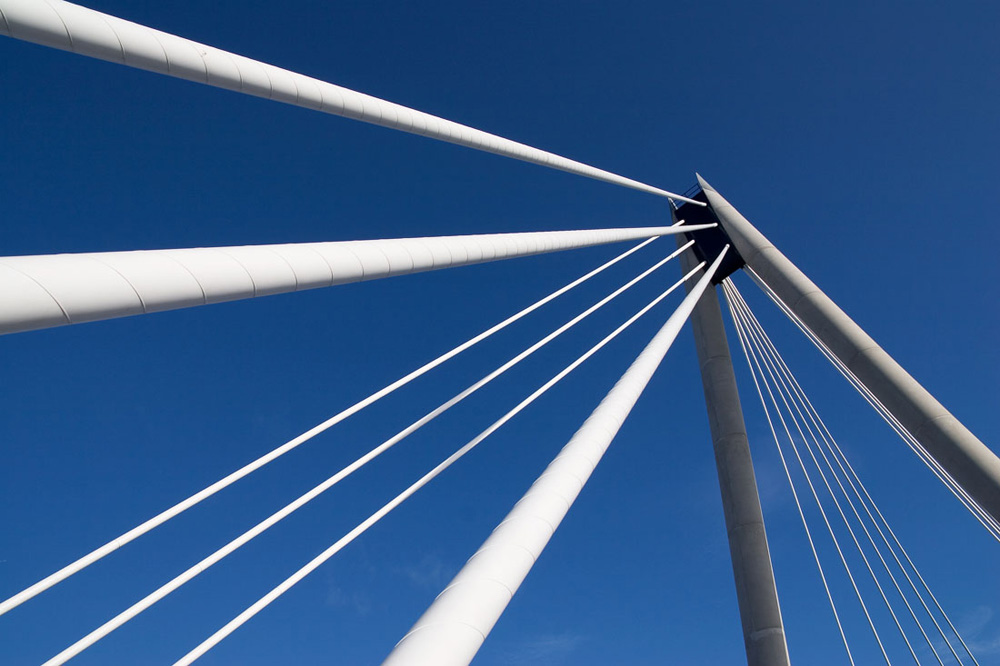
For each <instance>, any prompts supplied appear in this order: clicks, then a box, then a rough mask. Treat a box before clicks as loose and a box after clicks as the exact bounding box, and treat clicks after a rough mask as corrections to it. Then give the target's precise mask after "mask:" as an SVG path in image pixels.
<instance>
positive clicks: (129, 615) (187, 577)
mask: <svg viewBox="0 0 1000 666" xmlns="http://www.w3.org/2000/svg"><path fill="white" fill-rule="evenodd" d="M693 244H694V241H690V242H688V243H687V244H685V245H684V246H683V247H681V248H679V249H677V250H675V251H674V252H672V253H670V254H669V255H667V257H665V258H664V259H661V260H660V261H658V262H656V263H655V264H653V266H651V267H650V268H648V269H646V270H645V271H643V272H642V273H640V274H639V275H638V276H636V277H635V278H632V279H631V280H629V281H628V282H626V283H625V284H624V285H622V286H621V287H619V288H618V289H616V290H614V291H613V292H611V293H610V294H608V295H607V296H605V297H604V298H602V299H601V300H599V301H598V302H597V303H595V304H594V305H592V306H590V307H589V308H587V309H586V310H584V311H583V312H581V313H580V314H578V315H576V316H575V317H573V318H572V319H570V320H569V321H568V322H566V323H565V324H563V325H562V326H560V327H558V328H557V329H556V330H554V331H553V332H551V333H549V334H548V335H546V336H544V337H543V338H542V339H540V340H539V341H538V342H536V343H534V344H533V345H531V346H529V347H528V348H527V349H525V350H524V351H522V352H520V353H519V354H517V355H516V356H514V357H513V358H512V359H510V360H509V361H507V362H506V363H504V364H502V365H501V366H500V367H498V368H497V369H495V370H493V371H492V372H490V373H489V374H487V375H486V376H485V377H483V378H482V379H480V380H479V381H477V382H475V383H474V384H472V385H471V386H469V387H468V388H466V389H465V390H463V391H461V392H459V393H458V394H457V395H455V396H454V397H452V398H450V399H449V400H447V401H445V402H444V403H442V404H441V405H439V406H438V407H436V408H435V409H433V410H431V411H430V412H428V413H427V414H425V415H424V416H423V417H421V418H419V419H417V420H416V421H414V422H413V423H411V424H410V425H409V426H407V427H406V428H404V429H403V430H401V431H400V432H398V433H396V434H395V435H393V436H392V437H390V438H389V439H388V440H386V441H384V442H382V443H381V444H380V445H378V446H376V447H375V448H374V449H372V450H371V451H369V452H368V453H366V454H365V455H363V456H361V457H360V458H358V459H357V460H355V461H354V462H353V463H351V464H350V465H348V466H347V467H345V468H343V469H341V470H340V471H338V472H337V473H336V474H334V475H333V476H331V477H330V478H328V479H327V480H325V481H323V482H322V483H320V484H319V485H317V486H315V487H314V488H312V489H311V490H309V491H308V492H306V493H305V494H303V495H301V496H300V497H299V498H297V499H296V500H294V501H292V502H290V503H289V504H287V505H286V506H284V507H282V508H281V509H280V510H278V511H276V512H275V513H273V514H271V515H270V516H269V517H267V518H266V519H264V520H263V521H261V522H259V523H258V524H256V525H255V526H253V527H252V528H250V529H249V530H247V531H245V532H244V533H243V534H241V535H240V536H238V537H236V538H235V539H233V540H231V541H230V542H229V543H227V544H226V545H224V546H222V547H221V548H219V549H218V550H216V551H215V552H213V553H212V554H211V555H208V556H207V557H205V558H203V559H202V560H201V561H199V562H198V563H196V564H194V565H193V566H191V567H190V568H188V569H187V570H185V571H184V572H182V573H180V574H178V575H177V576H175V577H174V578H172V579H171V580H170V581H168V582H167V583H165V584H163V585H162V586H160V587H159V588H157V589H156V590H154V591H153V592H151V593H150V594H148V595H146V596H145V597H143V598H142V599H140V600H139V601H137V602H136V603H135V604H133V605H132V606H130V607H129V608H127V609H126V610H124V611H122V612H121V613H119V614H118V615H116V616H115V617H113V618H111V619H110V620H108V621H107V622H105V623H104V624H102V625H101V626H100V627H98V628H96V629H94V630H93V631H91V632H90V633H88V634H87V635H86V636H84V637H83V638H81V639H80V640H78V641H76V642H75V643H73V644H72V645H70V646H69V647H67V648H66V649H65V650H63V651H61V652H60V653H59V654H58V655H56V656H55V657H53V658H52V659H50V660H49V661H47V662H46V664H47V665H48V666H56V665H57V664H63V663H65V662H66V661H69V660H70V659H72V658H73V657H74V656H76V655H78V654H79V653H81V652H83V651H84V650H85V649H87V648H88V647H90V646H91V645H93V644H94V643H96V642H97V641H99V640H101V639H102V638H104V637H105V636H107V635H108V634H110V633H111V632H112V631H114V630H116V629H117V628H119V627H121V626H122V625H123V624H125V623H126V622H128V621H130V620H131V619H133V618H135V617H136V616H138V615H139V614H140V613H142V612H143V611H145V610H146V609H148V608H149V607H151V606H152V605H153V604H155V603H157V602H159V601H160V600H161V599H163V598H165V597H166V596H167V595H169V594H170V593H171V592H173V591H174V590H177V589H178V588H180V587H181V586H182V585H184V584H185V583H187V582H189V581H191V580H193V579H194V578H195V577H196V576H198V575H200V574H201V573H203V572H205V571H207V570H208V568H209V567H211V566H214V565H215V564H216V563H218V562H220V561H221V560H222V559H224V558H225V557H227V556H228V555H230V554H231V553H233V552H235V551H236V550H237V549H239V548H241V547H242V546H244V545H245V544H247V543H249V542H250V541H251V540H253V539H254V538H256V537H257V536H259V535H261V534H263V533H264V532H265V531H266V530H268V529H270V528H271V527H272V526H274V525H276V524H277V523H278V522H280V521H281V520H283V519H285V518H286V517H288V516H289V515H291V514H292V513H294V512H295V511H297V510H298V509H300V508H302V507H303V506H305V505H306V504H307V503H309V502H311V501H312V500H313V499H315V498H317V497H319V496H320V495H321V494H323V493H324V492H326V491H327V490H329V489H330V488H332V487H333V486H334V485H336V484H338V483H339V482H340V481H342V480H343V479H345V478H347V477H348V476H350V475H351V474H353V473H354V472H356V471H357V470H358V469H360V468H361V467H363V466H364V465H366V464H367V463H369V462H370V461H372V460H374V459H375V458H376V457H377V456H379V455H381V454H382V453H384V452H385V451H387V450H389V449H390V448H392V447H393V446H395V445H396V444H398V443H399V442H401V441H402V440H403V439H405V438H406V437H408V436H409V435H411V434H413V433H414V432H416V431H417V430H419V429H420V428H421V427H423V426H424V425H426V424H428V423H430V422H431V421H432V420H434V419H435V418H437V417H438V416H440V415H441V414H443V413H444V412H446V411H448V410H449V409H451V408H452V407H454V406H455V405H457V404H458V403H459V402H461V401H462V400H464V399H465V398H467V397H469V396H470V395H472V394H473V393H475V392H476V391H478V390H479V389H480V388H482V387H484V386H486V385H487V384H489V383H490V382H491V381H493V380H494V379H496V378H497V377H499V376H500V375H502V374H503V373H505V372H506V371H507V370H509V369H511V368H513V367H514V366H515V365H517V364H518V363H520V362H521V361H523V360H524V359H526V358H528V357H529V356H531V355H532V354H534V353H535V352H536V351H538V350H539V349H541V348H542V347H544V346H545V345H547V344H548V343H549V342H551V341H552V340H554V339H556V338H557V337H559V336H560V335H562V334H563V333H565V332H566V331H568V330H569V329H571V328H572V327H573V326H576V325H577V324H578V323H580V322H581V321H583V320H584V319H586V318H587V317H589V316H590V315H591V314H593V313H594V312H596V311H597V310H599V309H600V308H602V307H604V306H605V305H607V304H608V303H610V302H611V301H612V300H614V299H615V298H617V297H618V296H620V295H621V294H623V293H624V292H625V291H627V290H628V289H630V288H631V287H633V286H635V285H636V284H638V283H639V282H640V281H641V280H643V279H645V278H646V277H648V276H649V275H651V274H652V273H653V272H654V271H656V270H657V269H659V268H660V267H662V266H663V265H664V264H666V263H667V262H669V261H670V260H672V259H674V258H676V257H677V256H678V255H680V254H681V253H682V252H684V251H685V250H687V249H688V248H689V247H690V246H691V245H693ZM695 272H696V271H691V272H690V273H688V274H687V275H686V276H684V278H683V279H682V281H681V282H683V281H685V280H688V279H689V278H690V277H691V276H692V275H694V273H695Z"/></svg>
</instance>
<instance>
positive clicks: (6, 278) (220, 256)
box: [0, 227, 693, 334]
mask: <svg viewBox="0 0 1000 666" xmlns="http://www.w3.org/2000/svg"><path fill="white" fill-rule="evenodd" d="M692 228H693V227H685V228H684V229H683V231H690V230H691V229H692ZM681 231H682V229H680V228H671V227H644V228H631V229H595V230H589V231H543V232H533V233H512V234H476V235H469V236H438V237H428V238H400V239H390V240H368V241H343V242H331V243H289V244H282V245H244V246H240V247H216V248H193V249H184V250H140V251H134V252H93V253H82V254H53V255H34V256H23V257H0V334H2V333H14V332H17V331H29V330H33V329H39V328H49V327H52V326H62V325H65V324H76V323H80V322H87V321H97V320H101V319H112V318H115V317H126V316H129V315H136V314H145V313H148V312H159V311H162V310H174V309H177V308H186V307H192V306H195V305H205V304H208V303H221V302H223V301H233V300H238V299H243V298H254V297H257V296H267V295H270V294H280V293H285V292H291V291H301V290H303V289H315V288H317V287H329V286H331V285H336V284H344V283H347V282H360V281H362V280H374V279H377V278H383V277H390V276H394V275H404V274H407V273H418V272H422V271H428V270H434V269H438V268H448V267H451V266H464V265H467V264H477V263H482V262H487V261H494V260H497V259H509V258H512V257H526V256H529V255H534V254H543V253H546V252H556V251H559V250H570V249H576V248H582V247H590V246H593V245H602V244H605V243H616V242H619V241H627V240H637V239H641V238H651V237H653V236H664V235H670V234H677V233H681Z"/></svg>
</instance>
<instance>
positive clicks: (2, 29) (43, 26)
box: [0, 0, 704, 206]
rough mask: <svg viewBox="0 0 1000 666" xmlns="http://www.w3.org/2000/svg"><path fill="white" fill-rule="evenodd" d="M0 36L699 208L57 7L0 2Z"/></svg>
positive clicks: (532, 151)
mask: <svg viewBox="0 0 1000 666" xmlns="http://www.w3.org/2000/svg"><path fill="white" fill-rule="evenodd" d="M0 34H4V35H8V36H10V37H14V38H16V39H22V40H24V41H28V42H34V43H36V44H42V45H44V46H51V47H53V48H57V49H62V50H63V51H72V52H73V53H79V54H80V55H86V56H90V57H92V58H98V59H100V60H107V61H110V62H115V63H119V64H122V65H128V66H130V67H136V68H138V69H145V70H148V71H151V72H157V73H159V74H166V75H168V76H173V77H176V78H179V79H186V80H188V81H195V82H197V83H205V84H208V85H210V86H215V87H217V88H225V89H226V90H232V91H235V92H241V93H245V94H247V95H253V96H255V97H264V98H266V99H272V100H275V101H278V102H284V103H286V104H292V105H295V106H300V107H304V108H307V109H313V110H315V111H322V112H324V113H329V114H332V115H336V116H344V117H347V118H353V119H355V120H361V121H364V122H367V123H372V124H374V125H381V126H383V127H389V128H391V129H397V130H402V131H404V132H409V133H411V134H420V135H423V136H427V137H431V138H433V139H439V140H441V141H447V142H448V143H456V144H458V145H461V146H466V147H468V148H475V149H476V150H482V151H486V152H489V153H495V154H497V155H503V156H505V157H512V158H514V159H518V160H522V161H524V162H531V163H533V164H539V165H542V166H547V167H551V168H553V169H559V170H560V171H567V172H569V173H574V174H577V175H580V176H587V177H588V178H594V179H596V180H601V181H604V182H607V183H613V184H615V185H622V186H624V187H630V188H632V189H635V190H640V191H643V192H648V193H650V194H656V195H658V196H662V197H668V198H671V199H677V200H679V201H686V202H688V203H694V204H697V205H699V206H703V205H704V204H703V203H701V202H698V201H693V200H692V199H688V198H687V197H683V196H681V195H679V194H674V193H673V192H667V191H666V190H661V189H660V188H658V187H653V186H652V185H647V184H645V183H640V182H639V181H636V180H632V179H631V178H625V177H624V176H619V175H617V174H614V173H611V172H608V171H604V170H603V169H598V168H596V167H592V166H589V165H587V164H582V163H580V162H577V161H575V160H571V159H567V158H565V157H561V156H559V155H555V154H553V153H550V152H547V151H544V150H539V149H538V148H532V147H531V146H526V145H524V144H523V143H517V142H516V141H511V140H509V139H504V138H502V137H499V136H496V135H494V134H489V133H487V132H483V131H481V130H477V129H473V128H471V127H468V126H466V125H461V124H459V123H455V122H452V121H450V120H445V119H443V118H439V117H437V116H433V115H430V114H428V113H423V112H421V111H416V110H414V109H410V108H408V107H405V106H401V105H399V104H393V103H392V102H387V101H385V100H382V99H379V98H377V97H372V96H370V95H365V94H363V93H359V92H356V91H354V90H350V89H348V88H343V87H341V86H338V85H334V84H332V83H327V82H325V81H321V80H319V79H314V78H312V77H310V76H305V75H303V74H298V73H296V72H291V71H289V70H287V69H282V68H280V67H275V66H274V65H269V64H267V63H263V62H260V61H258V60H251V59H250V58H245V57H243V56H240V55H236V54H235V53H229V52H228V51H223V50H220V49H217V48H215V47H212V46H208V45H206V44H200V43H198V42H194V41H191V40H190V39H184V38H183V37H178V36H177V35H172V34H170V33H166V32H161V31H159V30H154V29H153V28H149V27H146V26H144V25H139V24H138V23H132V22H131V21H126V20H124V19H120V18H118V17H115V16H110V15H108V14H103V13H101V12H98V11H94V10H93V9H88V8H86V7H81V6H80V5H75V4H72V3H69V2H63V1H62V0H0Z"/></svg>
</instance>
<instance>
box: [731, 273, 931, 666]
mask: <svg viewBox="0 0 1000 666" xmlns="http://www.w3.org/2000/svg"><path fill="white" fill-rule="evenodd" d="M726 288H727V289H728V290H729V291H728V293H729V295H730V297H731V298H733V299H734V301H735V302H736V304H737V307H738V308H740V309H741V310H742V312H743V314H744V316H745V318H746V321H747V322H749V323H750V325H751V329H752V330H753V331H755V336H756V339H757V341H758V344H759V345H760V347H759V348H762V349H763V350H764V353H765V354H766V356H767V357H768V358H769V364H770V365H771V366H772V367H773V368H774V369H775V370H776V372H777V373H778V381H779V382H780V383H781V388H779V391H781V392H783V393H784V394H785V395H787V396H788V397H789V398H790V399H791V401H792V406H793V407H794V408H795V411H796V413H797V414H798V415H799V418H800V419H801V421H802V423H803V424H804V425H805V428H806V431H807V432H808V433H809V437H810V438H811V439H812V441H813V444H814V445H815V450H818V451H819V453H820V457H822V459H823V462H824V463H825V465H826V468H827V470H829V472H830V474H831V475H832V476H833V479H834V481H835V482H836V484H837V487H838V488H839V489H840V492H841V493H842V494H843V497H844V499H845V500H846V501H847V504H848V506H849V507H850V509H851V512H852V513H853V514H854V517H855V519H856V520H857V523H858V525H860V527H861V529H862V531H863V532H864V534H865V536H866V537H867V539H868V543H869V544H870V545H871V547H872V549H873V550H874V551H875V554H876V555H877V556H878V559H879V561H880V562H881V564H882V567H883V568H884V569H885V572H886V574H887V575H888V576H889V580H890V581H891V582H892V585H893V587H894V588H895V589H896V592H897V593H898V594H899V597H900V599H902V601H903V604H904V605H905V606H906V609H907V610H908V611H909V613H910V616H911V618H912V619H913V621H914V623H915V624H916V625H917V628H918V630H919V631H920V633H921V635H922V636H923V638H924V640H925V641H926V642H927V645H928V646H929V647H930V649H931V652H932V653H933V654H934V657H935V659H937V661H938V663H939V664H940V665H941V666H944V662H943V661H942V660H941V657H940V655H939V654H938V653H937V650H936V649H935V648H934V644H933V642H932V641H931V639H930V637H929V636H928V635H927V632H926V631H925V630H924V627H923V624H922V623H921V622H920V619H919V618H918V617H917V614H916V612H915V611H914V610H913V608H912V606H910V602H909V600H908V599H907V598H906V594H905V593H904V592H903V589H902V587H901V586H900V585H899V582H898V581H897V580H896V577H895V576H894V575H893V573H892V569H891V568H890V566H889V563H888V562H887V561H886V559H885V557H884V556H883V554H882V551H881V549H880V548H879V546H878V543H877V542H876V541H875V538H874V537H873V536H872V534H871V531H870V530H869V529H868V526H867V524H866V523H865V521H864V519H863V518H862V517H861V513H860V512H859V511H858V509H857V507H856V506H855V504H854V501H853V499H852V498H851V495H850V493H848V491H847V489H846V488H845V487H844V484H843V482H842V481H841V478H840V475H839V474H838V473H837V471H836V469H835V468H834V466H833V464H832V463H831V462H830V458H829V457H828V456H827V454H826V451H825V450H824V448H823V445H822V444H821V443H820V439H821V438H822V439H824V441H825V439H826V438H825V435H824V434H823V432H822V429H821V428H820V427H819V424H818V423H816V421H815V419H814V418H813V417H812V413H811V412H810V410H809V408H808V407H807V406H806V404H805V402H804V401H803V400H802V399H801V396H799V395H798V391H800V390H801V385H799V383H798V381H797V380H796V379H795V376H794V374H793V373H792V372H791V369H790V368H788V365H787V364H786V363H785V361H784V359H783V358H782V357H781V354H780V352H778V350H777V347H775V345H774V343H773V341H772V340H771V338H770V336H769V335H768V334H767V332H766V331H765V330H764V328H763V326H761V324H760V321H759V320H758V319H757V317H756V316H755V315H754V313H753V311H752V310H751V309H750V306H749V304H747V302H746V300H745V299H744V298H743V296H742V294H740V293H739V290H738V289H737V288H736V286H735V285H733V284H729V285H726ZM796 387H797V389H796ZM783 399H784V398H783ZM786 404H787V403H786ZM803 410H805V413H803ZM807 414H808V417H807ZM810 421H812V426H810V423H809V422H810ZM814 428H815V429H814ZM817 433H819V436H817ZM800 434H801V431H800ZM803 441H804V442H805V445H806V448H807V449H808V450H809V454H810V457H811V458H812V460H813V462H814V464H815V465H816V466H817V469H819V470H820V475H821V476H822V477H823V481H824V484H825V485H826V487H827V490H828V491H829V492H830V494H831V497H833V498H834V503H835V504H837V508H838V511H839V513H840V515H841V518H842V519H843V521H844V525H845V526H846V527H847V529H848V532H849V533H850V534H851V538H852V540H853V541H854V544H855V546H856V547H857V549H858V552H859V554H860V555H861V558H862V559H863V560H864V562H865V565H866V566H867V568H868V572H869V574H871V576H872V580H873V581H874V582H875V585H876V587H877V588H878V590H879V594H880V595H881V596H882V600H883V601H884V602H885V605H886V607H887V608H888V609H889V614H890V615H891V616H892V618H893V621H894V622H895V624H896V627H897V629H899V632H900V635H901V636H902V637H903V641H904V642H905V643H906V646H907V648H908V649H909V651H910V655H911V656H912V657H913V660H914V661H915V662H916V663H917V664H919V663H920V659H919V657H918V656H917V653H916V651H915V650H914V648H913V645H912V644H911V643H910V639H909V636H907V633H906V631H905V629H904V628H903V626H902V624H901V622H900V621H899V618H898V616H897V615H896V612H895V609H894V608H893V606H892V603H891V602H890V601H889V598H888V596H887V595H886V593H885V590H884V589H883V588H882V584H881V583H880V581H879V580H878V577H877V575H876V574H875V571H874V569H873V568H872V566H871V563H870V561H869V559H868V557H867V556H866V555H865V553H864V550H863V548H862V546H861V544H860V543H859V541H858V539H857V537H856V533H855V532H854V530H853V529H852V528H851V526H850V523H849V521H848V518H847V516H846V515H845V514H844V512H843V510H841V508H840V504H839V502H838V501H837V500H836V496H835V495H834V492H833V489H832V488H831V487H830V484H829V482H828V481H827V478H826V474H825V473H824V472H823V469H822V466H821V465H820V464H819V462H818V460H817V459H816V456H815V453H814V452H813V449H812V447H810V445H809V441H808V440H807V439H805V437H804V436H803ZM827 447H829V443H828V442H827ZM831 454H832V450H831ZM844 475H845V476H846V471H845V472H844ZM858 499H859V501H860V496H859V497H858ZM872 520H873V522H874V518H872ZM886 545H888V543H887V544H886ZM904 573H905V571H904Z"/></svg>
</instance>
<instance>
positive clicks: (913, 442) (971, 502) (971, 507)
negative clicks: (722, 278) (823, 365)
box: [746, 267, 1000, 541]
mask: <svg viewBox="0 0 1000 666" xmlns="http://www.w3.org/2000/svg"><path fill="white" fill-rule="evenodd" d="M746 268H747V271H748V273H749V275H750V276H751V278H753V280H754V281H755V282H756V283H757V285H758V286H759V287H760V288H761V289H762V290H763V291H764V293H766V294H767V296H768V297H769V298H770V299H771V300H772V301H773V302H774V303H775V305H777V306H778V308H779V309H780V310H781V311H782V312H783V313H784V314H785V316H787V317H788V318H789V320H790V321H791V322H792V323H793V324H795V326H796V327H797V328H798V329H799V330H800V331H802V333H803V335H805V336H806V338H807V339H808V340H809V341H810V342H812V343H813V345H814V346H815V347H816V348H817V349H818V350H819V351H820V353H821V354H823V356H824V357H825V358H826V359H827V360H828V361H829V362H830V363H831V365H833V366H834V368H835V369H836V370H837V371H838V372H840V374H841V375H843V377H844V378H845V379H846V380H847V381H848V383H849V384H850V385H851V386H852V387H854V389H855V390H856V391H857V392H858V393H859V394H860V395H861V397H862V398H863V399H864V400H865V401H866V402H867V403H868V404H869V405H871V407H872V409H874V410H875V412H876V413H877V414H878V415H879V416H881V417H882V419H883V420H884V421H885V422H886V423H887V424H888V425H889V427H890V428H892V430H893V431H894V432H895V433H896V434H897V435H898V436H899V437H900V439H902V440H903V442H904V443H905V444H906V445H907V446H908V447H909V448H910V449H911V450H912V451H913V453H914V454H915V455H916V456H917V458H918V459H920V460H921V461H922V462H923V463H924V464H925V465H926V466H927V468H928V469H930V471H931V473H932V474H934V476H936V477H937V478H938V480H940V481H941V483H942V484H944V486H945V487H946V488H948V490H949V491H950V492H951V493H952V494H953V495H954V496H955V498H956V499H958V501H959V502H960V503H961V504H962V506H964V507H965V508H966V509H967V510H968V511H969V512H970V513H971V514H972V516H973V517H974V518H975V519H976V520H977V521H979V523H980V524H981V525H982V526H983V527H984V528H986V531H987V532H988V533H989V534H990V535H991V536H992V537H993V538H994V539H996V540H997V541H1000V522H998V521H997V520H996V519H995V518H993V516H991V515H990V514H989V513H988V512H987V511H986V510H985V509H983V508H982V507H981V506H980V505H979V503H978V502H977V501H976V500H975V498H973V497H972V496H971V495H969V493H968V492H966V491H965V489H964V488H962V486H961V485H959V484H958V482H956V481H955V479H954V478H953V477H952V476H951V474H950V473H949V472H948V471H947V470H946V469H944V467H942V466H941V464H940V463H939V462H938V461H937V460H935V459H934V458H933V456H931V455H930V454H929V453H928V452H927V451H926V449H925V448H924V447H923V445H922V444H921V443H920V442H919V441H918V440H917V439H916V438H915V437H914V436H913V435H912V434H911V433H910V431H909V430H908V429H907V428H906V427H905V426H904V425H903V424H902V423H901V422H900V421H899V419H898V418H896V417H895V416H894V415H893V414H892V413H891V412H890V411H889V410H888V409H887V408H886V407H885V405H883V404H882V401H881V400H879V398H878V397H877V396H876V395H875V394H874V393H872V392H871V390H869V389H868V387H867V386H865V385H864V384H863V383H862V382H861V381H860V380H859V379H858V378H857V377H856V376H855V374H854V373H853V372H852V371H851V369H850V368H848V367H847V366H846V365H845V364H844V363H843V362H842V361H841V360H840V359H839V358H838V357H837V356H836V355H835V354H834V353H833V352H832V351H831V350H830V348H829V347H827V345H826V344H825V343H824V342H823V341H822V340H820V339H819V338H818V337H817V336H816V335H815V334H814V333H813V332H812V330H811V329H810V328H809V327H808V326H807V325H806V324H805V322H804V321H802V319H801V318H800V317H799V316H798V315H797V314H796V313H795V312H794V311H793V310H791V308H789V307H788V306H787V305H786V304H785V303H784V301H782V300H781V298H780V297H779V296H778V295H777V294H776V293H775V292H774V291H773V290H772V289H771V288H770V287H769V286H768V285H767V284H766V283H765V282H764V281H763V280H761V279H760V277H759V276H758V275H757V274H756V273H755V272H754V270H753V269H752V268H750V267H746Z"/></svg>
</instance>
